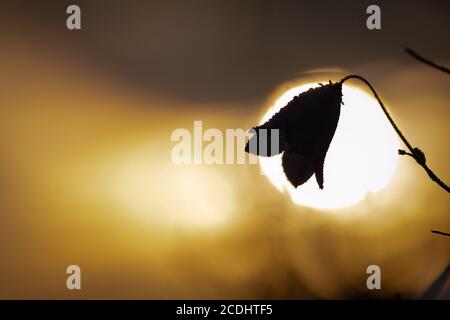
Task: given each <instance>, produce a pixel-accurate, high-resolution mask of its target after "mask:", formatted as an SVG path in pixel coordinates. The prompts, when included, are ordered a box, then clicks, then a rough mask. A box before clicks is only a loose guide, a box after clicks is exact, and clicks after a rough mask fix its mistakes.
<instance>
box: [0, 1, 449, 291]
mask: <svg viewBox="0 0 450 320" xmlns="http://www.w3.org/2000/svg"><path fill="white" fill-rule="evenodd" d="M77 3H78V4H79V5H80V6H81V9H82V30H81V31H73V32H71V31H68V30H67V29H66V26H65V19H66V16H67V15H66V14H65V8H66V6H67V5H68V4H72V2H71V1H70V2H69V1H46V2H44V1H39V2H38V1H9V2H5V3H4V4H2V10H1V12H0V30H1V31H0V34H1V37H0V42H1V44H0V46H1V48H2V49H1V50H0V67H1V70H2V72H1V73H0V92H1V93H0V146H1V149H0V150H1V153H0V221H1V223H0V298H68V299H70V298H311V297H313V298H314V297H317V298H352V297H370V298H380V297H384V298H388V297H393V296H395V295H397V296H401V297H404V298H409V297H420V296H421V294H422V293H423V292H424V290H425V289H426V288H427V287H428V286H429V285H430V283H431V282H432V281H433V280H434V279H435V278H436V277H437V276H438V275H439V274H440V273H441V272H442V271H443V270H444V269H445V268H446V266H447V265H448V264H449V262H450V254H449V252H450V250H449V240H448V239H447V238H444V237H440V236H437V235H433V234H431V233H430V230H431V229H439V230H443V231H447V232H448V231H450V220H449V216H448V214H449V212H450V205H449V202H448V195H447V194H446V193H445V192H444V191H442V190H441V189H439V188H438V187H437V186H436V185H435V184H433V183H432V182H430V180H429V179H428V177H427V176H426V174H425V173H424V172H423V170H422V169H421V168H420V167H418V166H417V165H416V164H415V163H414V162H413V160H412V159H410V158H400V160H399V165H398V167H397V169H396V172H395V174H394V176H393V178H392V181H391V183H390V184H389V186H388V187H386V188H385V189H383V190H382V191H380V192H378V193H374V194H370V195H368V196H367V197H366V199H365V200H364V201H362V202H361V203H359V204H358V205H356V206H354V207H351V208H348V209H342V210H337V211H326V210H315V209H310V208H306V207H300V206H297V205H294V204H293V203H292V202H291V201H290V198H289V197H288V196H287V195H286V194H282V193H280V192H278V191H277V190H276V189H275V188H274V187H273V186H272V185H271V184H270V182H269V181H268V180H267V179H266V178H265V177H264V176H261V175H260V174H259V170H258V168H257V167H256V166H206V165H201V166H186V167H183V166H181V167H180V166H174V165H173V163H172V162H171V161H170V151H171V148H172V146H173V143H172V142H171V141H170V134H171V132H172V131H173V130H174V129H176V128H180V127H187V128H191V127H192V123H193V121H194V120H197V119H201V120H203V121H205V123H206V126H208V127H216V128H219V129H224V128H249V127H251V126H253V125H255V124H256V122H257V121H258V119H259V117H260V116H261V115H262V114H263V113H264V112H265V110H266V109H267V108H268V107H269V105H270V103H271V102H273V101H272V100H271V99H272V98H273V94H274V92H278V91H279V90H280V89H279V88H280V86H283V85H285V84H286V82H288V81H290V80H292V79H295V78H296V77H299V76H300V77H302V78H303V79H305V77H306V78H307V77H308V76H307V75H306V73H307V72H308V71H311V70H317V69H339V70H340V73H357V74H361V75H363V76H365V77H366V78H367V79H369V80H370V81H371V82H372V83H373V85H374V86H375V88H376V89H377V91H378V92H379V93H380V95H381V96H382V98H383V99H384V101H386V103H387V105H388V107H389V108H390V110H391V112H392V115H393V116H394V118H395V119H396V120H397V122H398V124H399V126H400V127H401V128H402V130H404V132H405V134H406V135H407V137H408V138H409V139H410V141H412V142H413V144H414V145H417V146H419V147H420V148H421V149H422V150H423V151H424V152H425V153H426V155H427V161H428V163H429V165H430V166H431V167H432V168H433V170H435V172H436V173H438V175H439V176H440V177H441V178H442V179H443V180H444V181H447V182H449V181H450V170H449V166H448V155H449V153H450V151H449V149H448V137H449V133H450V132H449V127H448V118H449V111H448V101H449V98H450V91H449V82H448V81H449V79H448V76H447V75H445V74H443V73H439V72H438V71H435V70H432V69H431V68H429V67H427V66H424V65H422V64H420V63H418V62H416V61H414V60H413V59H412V58H411V57H409V56H408V55H406V54H405V53H404V52H403V47H404V46H409V47H411V48H413V49H415V50H417V51H418V52H420V53H421V54H423V55H424V56H426V57H428V58H430V59H432V60H434V61H436V62H438V63H440V64H443V65H447V66H449V65H450V55H449V52H450V44H449V42H448V38H449V29H450V28H449V27H450V25H449V24H450V19H449V14H450V2H449V1H377V2H376V3H377V4H378V5H379V6H380V7H381V10H382V29H381V30H379V31H369V30H367V28H366V26H365V19H366V17H367V15H366V14H365V9H366V7H367V6H368V5H369V4H372V1H370V2H369V1H339V2H338V1H320V2H318V1H311V2H306V1H284V2H283V1H273V2H270V1H244V2H242V1H240V2H238V1H188V2H186V1H77ZM323 74H324V75H327V72H323ZM373 170H377V168H374V169H373ZM70 264H78V265H80V267H81V269H82V283H83V289H82V290H81V291H79V292H73V291H68V290H67V289H66V287H65V280H66V276H67V275H66V273H65V268H66V267H67V266H68V265H70ZM370 264H378V265H380V266H381V268H382V274H383V278H382V279H383V280H382V281H383V282H382V286H383V290H382V291H380V292H368V291H367V289H366V286H365V280H366V278H367V275H366V273H365V270H366V268H367V266H368V265H370ZM449 290H450V289H449V285H448V284H447V287H446V291H445V292H444V294H443V295H442V296H444V297H449V294H450V293H449V292H450V291H449Z"/></svg>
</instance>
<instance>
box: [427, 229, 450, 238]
mask: <svg viewBox="0 0 450 320" xmlns="http://www.w3.org/2000/svg"><path fill="white" fill-rule="evenodd" d="M431 232H433V233H436V234H440V235H442V236H447V237H450V233H446V232H442V231H438V230H431Z"/></svg>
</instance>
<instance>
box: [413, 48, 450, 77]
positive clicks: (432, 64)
mask: <svg viewBox="0 0 450 320" xmlns="http://www.w3.org/2000/svg"><path fill="white" fill-rule="evenodd" d="M405 51H406V53H408V54H409V55H410V56H412V57H413V58H415V59H417V60H419V61H420V62H422V63H425V64H427V65H429V66H430V67H433V68H436V69H438V70H441V71H443V72H445V73H450V69H449V68H447V67H444V66H440V65H438V64H436V63H434V62H433V61H430V60H428V59H425V58H424V57H422V56H420V55H419V54H417V53H416V52H415V51H413V50H411V49H409V48H405Z"/></svg>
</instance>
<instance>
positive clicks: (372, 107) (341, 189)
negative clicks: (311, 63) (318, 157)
mask: <svg viewBox="0 0 450 320" xmlns="http://www.w3.org/2000/svg"><path fill="white" fill-rule="evenodd" d="M327 82H328V81H323V83H327ZM317 86H318V84H317V83H307V84H304V85H300V86H296V87H293V88H291V89H289V90H287V91H286V92H284V93H283V94H282V95H281V96H280V97H279V98H278V99H277V100H276V101H275V103H274V104H273V105H272V106H271V107H270V108H269V110H268V111H267V112H266V113H265V115H264V116H263V118H262V119H261V121H260V123H261V124H262V123H264V122H266V121H267V120H269V119H270V118H271V117H272V115H273V114H275V113H276V112H278V111H279V110H280V109H281V108H282V107H284V106H285V105H286V104H287V103H288V102H289V101H290V100H291V99H292V98H293V97H294V96H296V95H298V94H299V93H301V92H303V91H306V90H308V89H310V88H314V87H317ZM342 94H343V102H344V105H343V106H342V107H341V115H340V119H339V123H338V126H337V129H336V133H335V136H334V138H333V140H332V142H331V145H330V148H329V150H328V152H327V156H326V158H325V167H324V177H325V183H324V189H323V190H320V189H319V187H318V185H317V183H316V181H315V178H314V176H313V177H311V178H310V179H309V180H308V181H307V182H306V183H305V184H303V185H301V186H299V187H298V188H297V189H295V188H294V187H293V186H292V185H291V184H290V183H289V181H288V180H287V178H286V176H285V174H284V172H283V168H282V166H281V154H280V155H277V156H274V157H270V158H265V157H258V158H259V163H260V165H261V169H262V172H263V173H264V174H265V175H266V177H267V178H268V179H269V180H270V181H271V182H272V184H273V185H274V186H275V187H276V188H277V189H278V190H279V191H281V192H288V193H289V195H290V197H291V199H292V201H293V202H294V203H296V204H299V205H305V206H309V207H314V208H322V209H339V208H346V207H349V206H351V205H354V204H356V203H358V202H360V201H362V200H363V199H364V198H365V196H366V194H367V193H369V192H377V191H379V190H380V189H382V188H383V187H385V186H386V185H387V184H388V183H389V181H390V180H391V178H392V176H393V174H394V171H395V168H396V165H397V162H398V152H397V149H398V146H399V141H398V139H397V136H396V135H395V131H394V130H393V129H392V127H391V126H390V125H389V122H388V121H387V119H386V117H385V115H384V114H383V112H382V110H381V109H380V107H379V106H378V103H377V101H376V100H375V99H374V98H373V97H372V96H370V95H369V94H368V93H366V92H365V91H363V90H361V89H359V88H356V87H352V86H348V85H343V86H342Z"/></svg>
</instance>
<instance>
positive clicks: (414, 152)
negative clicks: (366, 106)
mask: <svg viewBox="0 0 450 320" xmlns="http://www.w3.org/2000/svg"><path fill="white" fill-rule="evenodd" d="M349 79H358V80H360V81H362V82H364V83H365V84H366V85H367V86H368V87H369V88H370V90H371V91H372V93H373V95H374V96H375V98H376V99H377V101H378V103H379V105H380V107H381V109H382V110H383V112H384V114H385V115H386V117H387V118H388V120H389V122H390V123H391V125H392V127H393V128H394V130H395V132H396V133H397V134H398V136H399V137H400V139H402V141H403V143H404V144H405V145H406V147H407V148H408V149H409V151H410V152H411V153H406V152H405V151H403V150H399V153H400V154H408V155H410V156H411V157H413V158H414V159H415V160H416V162H417V163H418V164H419V165H420V166H421V167H422V168H423V169H424V170H425V172H426V173H427V174H428V176H429V177H430V178H431V180H433V181H434V182H436V183H437V184H438V185H439V186H440V187H441V188H442V189H444V190H445V191H447V192H448V193H450V188H449V187H448V186H447V185H446V184H445V183H444V182H443V181H442V180H441V179H439V178H438V177H437V176H436V175H435V174H434V172H433V171H432V170H431V169H430V168H429V167H428V166H427V164H426V162H425V155H424V154H423V153H422V151H420V149H418V148H413V147H412V146H411V144H410V143H409V141H408V140H407V139H406V137H405V136H404V135H403V133H402V132H401V131H400V129H399V128H398V127H397V125H396V124H395V122H394V120H393V119H392V117H391V115H390V114H389V112H388V111H387V109H386V107H385V106H384V104H383V102H382V101H381V99H380V97H379V96H378V94H377V92H376V91H375V89H374V88H373V87H372V85H371V84H370V83H369V81H367V80H366V79H364V78H363V77H361V76H359V75H354V74H351V75H348V76H346V77H344V78H343V79H342V80H341V81H340V82H339V83H340V84H342V83H344V82H345V81H347V80H349Z"/></svg>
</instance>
